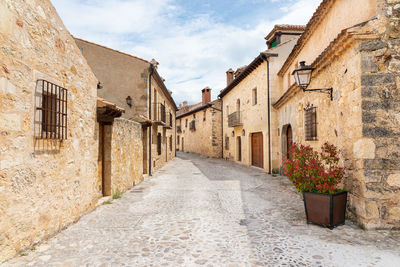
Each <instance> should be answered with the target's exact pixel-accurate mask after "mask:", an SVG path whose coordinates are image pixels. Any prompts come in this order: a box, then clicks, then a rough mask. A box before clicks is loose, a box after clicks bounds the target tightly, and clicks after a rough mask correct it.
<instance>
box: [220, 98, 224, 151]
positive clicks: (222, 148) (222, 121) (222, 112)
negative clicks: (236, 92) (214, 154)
mask: <svg viewBox="0 0 400 267" xmlns="http://www.w3.org/2000/svg"><path fill="white" fill-rule="evenodd" d="M220 99H221V124H222V127H221V132H222V133H221V134H222V136H221V138H222V146H221V151H222V155H221V158H224V142H225V140H224V101H223V100H222V97H221V98H220Z"/></svg>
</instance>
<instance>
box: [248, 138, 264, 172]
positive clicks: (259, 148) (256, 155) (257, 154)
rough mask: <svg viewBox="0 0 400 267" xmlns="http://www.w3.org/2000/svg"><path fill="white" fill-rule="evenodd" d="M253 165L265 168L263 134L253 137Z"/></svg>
mask: <svg viewBox="0 0 400 267" xmlns="http://www.w3.org/2000/svg"><path fill="white" fill-rule="evenodd" d="M251 165H253V166H256V167H260V168H264V149H263V135H262V133H253V134H252V135H251Z"/></svg>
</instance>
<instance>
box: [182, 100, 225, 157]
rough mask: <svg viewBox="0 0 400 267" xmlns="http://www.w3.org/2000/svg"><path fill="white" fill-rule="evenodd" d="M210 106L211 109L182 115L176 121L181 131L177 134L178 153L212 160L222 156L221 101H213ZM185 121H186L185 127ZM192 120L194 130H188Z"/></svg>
mask: <svg viewBox="0 0 400 267" xmlns="http://www.w3.org/2000/svg"><path fill="white" fill-rule="evenodd" d="M211 104H212V106H211V107H207V108H205V109H202V110H199V111H197V112H195V113H192V114H189V115H187V116H184V115H183V117H180V118H179V119H178V120H177V125H179V126H181V129H182V132H181V133H177V138H178V139H179V144H177V148H178V149H179V150H180V151H184V152H189V153H196V154H200V155H203V156H206V157H212V158H220V157H221V156H222V147H221V146H222V129H221V127H222V124H221V101H220V100H215V101H213V102H211ZM204 116H205V117H204ZM186 120H188V123H187V127H186ZM193 120H194V121H195V130H190V126H189V125H190V122H191V121H193ZM182 143H183V147H182Z"/></svg>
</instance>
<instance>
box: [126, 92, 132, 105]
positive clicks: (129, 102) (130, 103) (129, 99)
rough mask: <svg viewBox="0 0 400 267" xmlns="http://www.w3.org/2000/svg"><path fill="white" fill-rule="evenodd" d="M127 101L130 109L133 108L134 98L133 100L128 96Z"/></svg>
mask: <svg viewBox="0 0 400 267" xmlns="http://www.w3.org/2000/svg"><path fill="white" fill-rule="evenodd" d="M125 100H126V104H127V105H128V106H129V107H132V98H131V96H130V95H128V97H127V98H125Z"/></svg>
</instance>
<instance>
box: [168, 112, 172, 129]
mask: <svg viewBox="0 0 400 267" xmlns="http://www.w3.org/2000/svg"><path fill="white" fill-rule="evenodd" d="M169 126H171V127H172V114H171V112H170V113H169Z"/></svg>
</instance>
